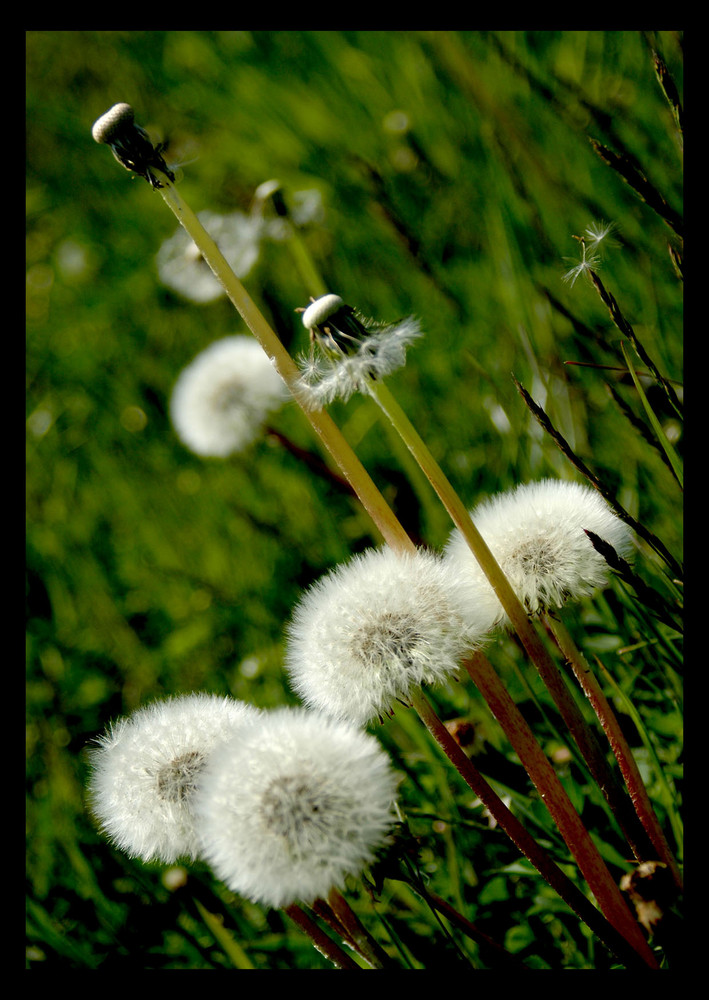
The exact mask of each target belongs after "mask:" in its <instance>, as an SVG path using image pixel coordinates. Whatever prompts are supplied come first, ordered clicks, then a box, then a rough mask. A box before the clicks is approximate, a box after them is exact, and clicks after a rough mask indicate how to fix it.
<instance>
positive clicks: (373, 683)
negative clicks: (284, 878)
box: [286, 549, 494, 725]
mask: <svg viewBox="0 0 709 1000" xmlns="http://www.w3.org/2000/svg"><path fill="white" fill-rule="evenodd" d="M488 589H489V588H480V592H481V594H482V595H483V598H484V599H483V600H482V601H481V602H480V603H477V602H476V600H475V593H474V592H473V587H472V586H471V582H470V578H469V576H468V575H467V574H466V573H465V572H460V571H459V570H458V569H457V568H456V567H455V565H453V564H452V563H445V562H444V561H443V560H442V559H441V558H440V557H439V556H438V555H436V554H434V553H432V552H428V551H426V550H423V549H421V550H417V551H416V552H414V553H403V554H399V553H396V552H394V551H392V550H391V549H381V550H380V549H372V550H370V551H368V552H366V553H363V554H358V555H356V556H354V558H352V559H351V560H350V561H349V562H348V563H345V564H343V565H341V566H338V567H336V568H335V569H334V570H333V571H332V572H330V573H329V574H327V575H326V576H325V577H322V578H321V579H320V580H318V581H317V582H316V583H315V584H314V585H313V586H312V587H311V588H310V590H309V591H307V592H306V594H305V595H304V597H303V598H302V600H301V602H300V604H299V605H298V606H297V607H296V609H295V612H294V614H293V619H292V621H291V623H290V626H289V637H288V640H289V641H288V644H287V647H286V665H287V669H288V671H289V674H290V678H291V683H292V684H293V687H294V688H295V690H296V691H297V693H298V694H299V695H300V696H301V697H302V698H303V700H304V701H305V703H306V704H307V705H309V706H311V707H313V708H317V709H319V710H321V711H323V712H326V713H327V714H330V715H334V716H336V717H338V718H342V719H347V720H349V721H350V722H353V723H355V724H357V725H364V724H366V723H368V722H370V721H373V720H374V719H376V718H377V717H380V718H381V717H382V716H383V715H384V714H386V713H388V712H390V711H391V710H392V708H393V705H394V702H395V701H396V700H397V699H399V700H401V701H404V702H406V701H407V698H408V696H409V694H410V692H411V691H412V689H413V688H418V687H420V686H421V685H423V684H437V683H441V682H444V681H446V680H449V679H451V678H452V677H454V676H455V675H456V674H457V672H458V670H459V667H460V662H461V659H462V658H463V657H465V656H466V655H469V654H470V652H471V651H472V650H473V649H475V648H478V647H479V646H480V645H482V643H483V642H484V640H485V638H486V637H487V631H488V629H489V628H490V627H491V625H492V623H493V620H494V618H493V615H492V613H491V612H492V611H493V610H494V604H493V602H492V601H490V599H489V597H488V594H487V590H488Z"/></svg>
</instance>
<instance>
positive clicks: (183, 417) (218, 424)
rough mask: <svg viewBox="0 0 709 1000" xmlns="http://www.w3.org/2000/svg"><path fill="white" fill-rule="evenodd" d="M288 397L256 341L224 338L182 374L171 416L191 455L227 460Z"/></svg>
mask: <svg viewBox="0 0 709 1000" xmlns="http://www.w3.org/2000/svg"><path fill="white" fill-rule="evenodd" d="M287 398H288V391H287V389H286V386H285V383H284V382H283V380H282V378H281V377H280V375H279V374H278V372H277V371H276V369H275V368H274V366H273V364H272V363H271V360H270V359H269V358H268V357H267V355H266V354H265V353H264V351H263V349H262V347H261V346H260V344H259V343H258V342H257V341H256V340H254V338H253V337H246V336H233V337H224V338H223V339H222V340H217V341H215V342H214V343H213V344H211V345H210V346H209V347H207V348H206V349H205V350H204V351H202V352H201V353H200V354H198V355H197V357H196V358H194V360H193V361H192V362H191V363H190V364H189V365H188V366H187V367H186V368H185V369H184V370H183V371H182V372H181V374H180V376H179V378H178V379H177V382H176V383H175V386H174V389H173V392H172V397H171V400H170V416H171V419H172V423H173V426H174V428H175V431H176V432H177V435H178V437H179V438H180V440H181V441H182V443H183V444H184V445H186V446H187V447H188V448H189V449H190V451H193V452H194V453H195V454H197V455H201V456H205V457H215V458H224V457H226V456H227V455H231V454H233V453H235V452H239V451H243V449H244V448H246V447H248V445H250V444H251V443H252V442H253V441H254V440H255V439H256V438H257V437H258V435H259V434H260V433H261V431H262V428H263V425H264V422H265V420H266V418H267V417H268V416H269V414H271V413H273V412H275V411H276V410H277V409H279V407H281V406H282V405H283V404H284V402H285V401H286V399H287Z"/></svg>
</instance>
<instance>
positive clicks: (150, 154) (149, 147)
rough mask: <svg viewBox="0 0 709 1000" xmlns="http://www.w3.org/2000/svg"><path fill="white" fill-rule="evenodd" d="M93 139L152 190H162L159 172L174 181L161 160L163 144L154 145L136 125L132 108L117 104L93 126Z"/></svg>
mask: <svg viewBox="0 0 709 1000" xmlns="http://www.w3.org/2000/svg"><path fill="white" fill-rule="evenodd" d="M91 135H92V136H93V138H94V141H95V142H98V143H103V144H104V145H107V146H109V147H110V149H111V152H112V153H113V155H114V157H115V158H116V160H118V162H119V163H120V164H121V166H123V167H125V168H126V170H131V171H133V173H134V174H138V176H139V177H144V178H145V180H146V181H148V182H149V183H150V184H151V186H152V187H154V188H161V187H162V186H163V183H162V181H161V180H160V177H159V176H158V175H157V174H156V171H158V172H159V173H161V174H164V175H165V176H166V177H167V178H169V180H171V181H174V180H175V175H174V174H173V173H172V171H171V170H170V169H169V168H168V166H167V164H166V163H165V160H164V159H163V157H162V151H163V149H164V148H165V147H164V145H163V144H161V143H158V144H157V145H153V142H152V140H151V139H150V136H149V135H148V133H147V132H146V131H145V129H144V128H141V126H140V125H138V124H136V121H135V115H134V113H133V108H132V107H131V106H130V104H126V103H125V102H120V103H118V104H114V105H113V107H111V108H109V109H108V111H106V112H105V113H104V114H102V115H101V117H100V118H97V119H96V121H95V122H94V123H93V126H92V127H91Z"/></svg>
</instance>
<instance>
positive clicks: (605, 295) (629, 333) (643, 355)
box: [586, 267, 682, 417]
mask: <svg viewBox="0 0 709 1000" xmlns="http://www.w3.org/2000/svg"><path fill="white" fill-rule="evenodd" d="M586 273H587V274H588V277H589V280H590V282H591V284H592V285H593V287H594V288H595V289H596V291H597V292H598V294H599V296H600V298H601V301H602V302H603V303H604V305H606V306H607V307H608V312H609V313H610V317H611V319H612V320H613V323H614V324H615V326H616V327H617V328H618V330H620V332H621V333H622V334H623V336H624V337H627V338H628V340H629V341H630V342H631V344H632V345H633V347H634V348H635V350H636V352H637V355H638V357H639V358H640V360H641V361H642V362H643V364H645V365H647V367H648V368H649V370H650V371H651V372H652V374H653V377H654V378H655V380H656V382H657V384H658V385H659V386H661V387H662V389H664V391H665V395H666V396H667V399H668V400H669V403H670V405H671V407H672V409H673V410H674V411H675V413H677V415H678V416H680V417H681V416H682V404H681V403H680V401H679V399H678V398H677V393H676V392H675V390H674V387H673V386H672V383H671V381H670V379H667V378H665V377H664V375H662V374H661V373H660V371H659V369H658V367H657V365H656V364H655V362H654V361H653V360H652V358H651V357H650V355H649V354H648V352H647V351H646V350H645V347H644V346H643V344H642V342H641V341H640V339H639V338H638V336H637V334H636V333H635V330H634V329H633V328H632V326H631V325H630V323H629V322H628V320H627V319H626V318H625V316H624V315H623V313H622V311H621V309H620V306H619V305H618V303H617V301H616V299H615V297H614V296H613V295H612V294H611V293H610V292H609V291H608V289H607V288H606V286H605V285H604V284H603V282H602V281H601V279H600V277H599V276H598V273H597V272H596V271H594V270H593V268H590V267H589V268H587V269H586Z"/></svg>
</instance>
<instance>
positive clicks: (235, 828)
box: [196, 708, 398, 907]
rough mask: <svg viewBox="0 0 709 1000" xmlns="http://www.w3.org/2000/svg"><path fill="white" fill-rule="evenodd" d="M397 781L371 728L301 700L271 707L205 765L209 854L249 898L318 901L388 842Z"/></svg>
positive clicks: (205, 851) (202, 820) (204, 837)
mask: <svg viewBox="0 0 709 1000" xmlns="http://www.w3.org/2000/svg"><path fill="white" fill-rule="evenodd" d="M397 783H398V778H397V776H396V774H395V772H394V771H393V770H392V768H391V766H390V763H389V759H388V757H387V756H386V754H385V753H384V751H383V750H382V749H381V747H380V746H379V744H378V743H377V742H376V740H375V739H374V738H373V737H372V736H369V735H368V734H366V733H363V732H361V731H360V730H358V729H355V728H354V727H352V726H349V725H347V724H345V723H343V722H339V721H337V720H334V719H332V718H325V717H322V716H319V715H317V714H314V713H311V712H308V711H307V710H306V709H302V708H284V709H276V710H274V711H272V712H267V713H263V714H262V716H261V717H260V718H259V719H258V720H257V721H256V722H255V724H254V725H252V726H247V727H243V728H241V729H240V730H239V732H238V733H236V734H235V736H234V739H233V740H230V741H229V742H228V743H225V744H224V745H223V746H222V747H221V748H220V749H219V751H218V752H216V753H215V754H214V755H213V756H212V758H211V759H210V762H209V764H208V766H207V767H206V768H205V770H204V773H203V775H202V777H201V781H200V787H199V791H198V793H197V796H196V810H197V813H198V816H199V828H200V831H201V843H202V846H201V857H203V859H204V860H205V861H207V863H208V864H210V865H211V867H212V868H213V870H214V872H215V874H216V875H217V876H218V877H219V878H220V879H221V880H222V881H223V882H224V883H225V884H226V885H227V886H228V888H229V889H231V890H232V892H237V893H239V894H240V895H242V896H245V897H246V898H248V899H251V900H254V901H257V902H261V903H263V904H265V905H267V906H272V907H281V906H288V905H290V904H291V903H293V902H295V901H296V900H301V901H304V902H312V901H313V900H315V899H316V898H318V897H324V896H327V894H328V893H329V892H330V890H331V889H332V888H343V887H344V882H345V880H346V878H347V877H348V876H353V877H357V876H359V875H360V874H361V872H362V870H363V869H364V868H365V867H366V866H367V865H368V864H370V863H371V862H372V860H373V859H374V857H375V855H376V851H377V850H378V849H379V848H380V847H382V846H383V845H384V844H385V843H386V841H387V838H388V836H389V833H390V830H391V828H392V826H393V823H394V812H393V809H394V802H395V798H396V787H397Z"/></svg>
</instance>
